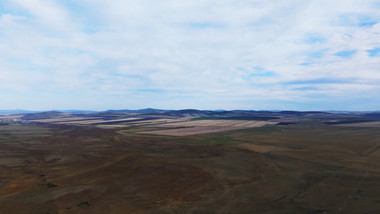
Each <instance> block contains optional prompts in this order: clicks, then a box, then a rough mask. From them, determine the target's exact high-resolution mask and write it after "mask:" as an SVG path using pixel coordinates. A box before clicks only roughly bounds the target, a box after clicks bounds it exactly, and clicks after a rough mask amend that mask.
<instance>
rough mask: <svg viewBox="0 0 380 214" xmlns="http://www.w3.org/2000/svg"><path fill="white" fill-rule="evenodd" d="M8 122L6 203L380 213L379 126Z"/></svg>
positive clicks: (1, 130) (0, 175)
mask: <svg viewBox="0 0 380 214" xmlns="http://www.w3.org/2000/svg"><path fill="white" fill-rule="evenodd" d="M144 130H147V129H146V128H135V127H124V128H120V127H119V128H114V129H100V128H96V127H94V126H55V125H49V124H23V125H21V124H10V125H4V126H0V151H1V152H0V210H1V213H41V214H42V213H45V214H46V213H50V214H53V213H267V214H271V213H310V214H311V213H324V212H325V213H379V212H380V200H379V198H380V168H379V161H380V129H379V128H376V127H341V126H333V125H326V124H323V123H321V122H318V121H314V122H304V123H299V124H293V125H287V126H274V125H272V126H265V127H257V128H247V129H243V130H232V131H227V132H219V133H208V134H201V135H191V136H164V135H146V134H141V133H139V132H141V131H144Z"/></svg>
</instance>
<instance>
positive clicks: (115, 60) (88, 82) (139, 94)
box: [0, 0, 380, 110]
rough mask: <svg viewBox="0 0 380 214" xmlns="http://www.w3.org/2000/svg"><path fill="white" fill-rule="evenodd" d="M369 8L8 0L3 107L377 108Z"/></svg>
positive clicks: (0, 83) (349, 4) (1, 38)
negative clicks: (370, 99) (364, 95)
mask: <svg viewBox="0 0 380 214" xmlns="http://www.w3.org/2000/svg"><path fill="white" fill-rule="evenodd" d="M376 5H379V2H378V1H376V0H365V1H356V0H344V1H343V0H337V1H327V0H321V1H301V0H290V1H283V2H276V3H273V2H270V1H262V0H255V1H245V0H242V1H232V0H221V1H217V2H215V1H211V0H202V1H201V0H194V1H181V2H180V1H174V0H162V1H152V0H141V1H129V0H128V1H121V0H110V1H100V0H83V1H74V0H67V1H58V0H48V1H43V0H5V1H2V2H1V9H0V29H1V30H0V53H1V57H0V65H1V67H0V90H1V91H2V92H4V93H0V99H2V100H3V101H4V102H2V103H1V104H0V108H29V109H49V108H54V109H59V108H85V109H89V108H94V109H109V108H143V107H161V108H170V109H173V108H188V107H191V108H203V109H206V108H217V109H221V108H245V109H247V108H252V109H285V108H292V109H306V108H317V106H318V108H324V109H334V108H335V109H339V108H341V107H344V106H345V104H347V106H348V103H349V102H354V101H355V100H369V99H362V96H363V94H372V98H373V100H374V101H376V100H377V101H380V98H379V96H376V94H380V88H379V86H378V85H379V84H378V83H379V81H380V73H379V70H380V63H379V60H378V56H379V54H380V48H379V46H380V43H379V35H380V23H379V21H380V13H379V7H378V6H376ZM321 94H324V95H325V96H321ZM316 95H318V96H316ZM341 97H350V99H351V100H349V99H341ZM16 98H17V99H16ZM22 100H24V101H22ZM63 100H65V102H64V101H63ZM332 100H339V102H338V101H336V102H331V101H332ZM316 103H318V105H317V104H316ZM332 103H335V104H334V105H335V107H334V105H332ZM371 103H373V102H372V101H371ZM378 103H380V102H378ZM324 106H326V108H325V107H324ZM367 106H368V105H366V103H365V102H364V101H363V103H362V104H361V105H359V104H357V105H356V106H352V109H354V108H355V109H363V110H367ZM370 106H371V108H373V109H375V108H377V109H380V104H379V105H376V104H371V105H370Z"/></svg>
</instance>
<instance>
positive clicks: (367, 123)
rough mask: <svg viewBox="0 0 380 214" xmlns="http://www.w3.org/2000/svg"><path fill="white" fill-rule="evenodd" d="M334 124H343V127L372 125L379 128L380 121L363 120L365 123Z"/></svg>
mask: <svg viewBox="0 0 380 214" xmlns="http://www.w3.org/2000/svg"><path fill="white" fill-rule="evenodd" d="M336 126H343V127H368V128H370V127H374V128H380V121H374V122H365V123H350V124H339V125H336Z"/></svg>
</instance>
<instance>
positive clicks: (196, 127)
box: [139, 120, 277, 136]
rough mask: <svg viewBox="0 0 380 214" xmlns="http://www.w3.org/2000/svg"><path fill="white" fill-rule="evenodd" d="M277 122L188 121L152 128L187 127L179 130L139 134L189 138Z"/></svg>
mask: <svg viewBox="0 0 380 214" xmlns="http://www.w3.org/2000/svg"><path fill="white" fill-rule="evenodd" d="M275 124H277V123H276V122H268V121H241V120H200V121H186V122H178V123H169V124H162V125H158V126H157V125H154V126H151V127H168V128H169V127H186V128H177V129H166V130H155V131H145V132H139V133H142V134H157V135H171V136H188V135H198V134H207V133H216V132H225V131H233V130H239V129H247V128H254V127H262V126H265V125H275Z"/></svg>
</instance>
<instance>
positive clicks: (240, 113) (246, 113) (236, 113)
mask: <svg viewBox="0 0 380 214" xmlns="http://www.w3.org/2000/svg"><path fill="white" fill-rule="evenodd" d="M62 113H70V114H75V115H78V116H79V115H83V116H95V115H117V114H120V115H123V114H144V115H170V116H186V115H193V116H194V115H196V116H206V117H207V116H218V117H224V116H225V117H231V116H233V117H245V118H246V117H268V119H269V118H270V117H274V116H281V115H282V116H304V115H309V116H312V115H319V116H321V115H324V116H327V115H334V114H335V115H336V114H348V115H355V114H358V115H365V116H369V117H380V111H362V112H360V111H256V110H198V109H181V110H165V109H155V108H145V109H137V110H130V109H120V110H106V111H92V110H52V111H30V110H23V109H15V110H0V114H25V116H26V117H28V116H31V115H33V117H34V118H36V117H39V116H40V117H41V118H42V117H43V118H46V117H57V116H58V117H59V116H62Z"/></svg>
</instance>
